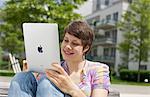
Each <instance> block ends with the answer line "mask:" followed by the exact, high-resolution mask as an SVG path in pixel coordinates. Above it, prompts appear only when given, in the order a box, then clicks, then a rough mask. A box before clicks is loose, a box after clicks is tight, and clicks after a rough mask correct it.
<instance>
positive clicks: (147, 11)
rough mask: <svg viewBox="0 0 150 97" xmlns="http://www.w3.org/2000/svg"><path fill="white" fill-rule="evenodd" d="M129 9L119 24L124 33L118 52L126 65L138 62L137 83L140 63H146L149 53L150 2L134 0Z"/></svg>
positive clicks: (147, 0)
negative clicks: (122, 56) (122, 55)
mask: <svg viewBox="0 0 150 97" xmlns="http://www.w3.org/2000/svg"><path fill="white" fill-rule="evenodd" d="M129 8H130V9H129V10H128V11H127V12H126V13H125V14H124V16H123V21H121V22H120V24H119V27H120V28H121V29H122V30H123V31H124V32H125V34H124V41H123V42H122V43H120V44H119V50H120V51H121V52H122V53H123V54H124V55H125V58H126V60H125V61H126V64H128V62H129V61H136V62H138V77H137V81H138V82H139V81H140V66H141V63H142V62H147V61H148V57H149V54H148V53H149V52H150V1H149V0H134V2H133V3H132V4H131V5H130V7H129Z"/></svg>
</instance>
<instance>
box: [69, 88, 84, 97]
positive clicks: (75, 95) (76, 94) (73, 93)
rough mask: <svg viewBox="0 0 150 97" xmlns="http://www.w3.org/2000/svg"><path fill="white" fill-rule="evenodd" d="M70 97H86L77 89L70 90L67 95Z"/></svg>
mask: <svg viewBox="0 0 150 97" xmlns="http://www.w3.org/2000/svg"><path fill="white" fill-rule="evenodd" d="M69 94H70V95H71V96H72V97H81V96H82V97H86V96H85V94H84V93H83V92H82V91H81V90H80V89H79V88H78V89H74V90H71V91H70V93H69Z"/></svg>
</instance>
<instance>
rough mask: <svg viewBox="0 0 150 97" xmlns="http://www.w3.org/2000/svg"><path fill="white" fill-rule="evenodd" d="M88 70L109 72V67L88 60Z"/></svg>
mask: <svg viewBox="0 0 150 97" xmlns="http://www.w3.org/2000/svg"><path fill="white" fill-rule="evenodd" d="M86 67H87V69H88V70H109V66H108V65H107V64H105V63H101V62H94V61H89V60H87V66H86Z"/></svg>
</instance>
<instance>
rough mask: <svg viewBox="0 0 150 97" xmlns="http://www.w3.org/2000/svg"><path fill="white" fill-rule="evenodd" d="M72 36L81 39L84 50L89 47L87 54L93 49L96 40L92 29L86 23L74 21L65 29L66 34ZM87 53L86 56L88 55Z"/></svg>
mask: <svg viewBox="0 0 150 97" xmlns="http://www.w3.org/2000/svg"><path fill="white" fill-rule="evenodd" d="M66 33H68V34H70V35H73V36H75V37H77V38H79V39H81V42H82V45H83V50H84V49H85V48H86V47H87V46H89V49H88V51H87V52H89V50H90V49H91V47H92V42H93V38H94V32H93V30H92V29H91V27H90V26H89V25H88V23H87V22H86V21H82V20H76V21H72V22H71V23H70V24H69V25H68V26H67V27H66V28H65V29H64V34H66ZM87 52H85V54H86V53H87Z"/></svg>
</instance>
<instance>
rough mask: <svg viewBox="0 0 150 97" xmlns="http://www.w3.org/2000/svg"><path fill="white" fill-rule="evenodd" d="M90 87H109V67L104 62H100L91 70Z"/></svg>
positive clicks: (107, 88)
mask: <svg viewBox="0 0 150 97" xmlns="http://www.w3.org/2000/svg"><path fill="white" fill-rule="evenodd" d="M93 72H94V73H93V75H92V76H93V77H92V79H93V81H92V89H106V90H108V91H109V89H110V77H109V67H108V66H107V65H105V64H100V65H98V66H96V67H95V69H94V70H93Z"/></svg>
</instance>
